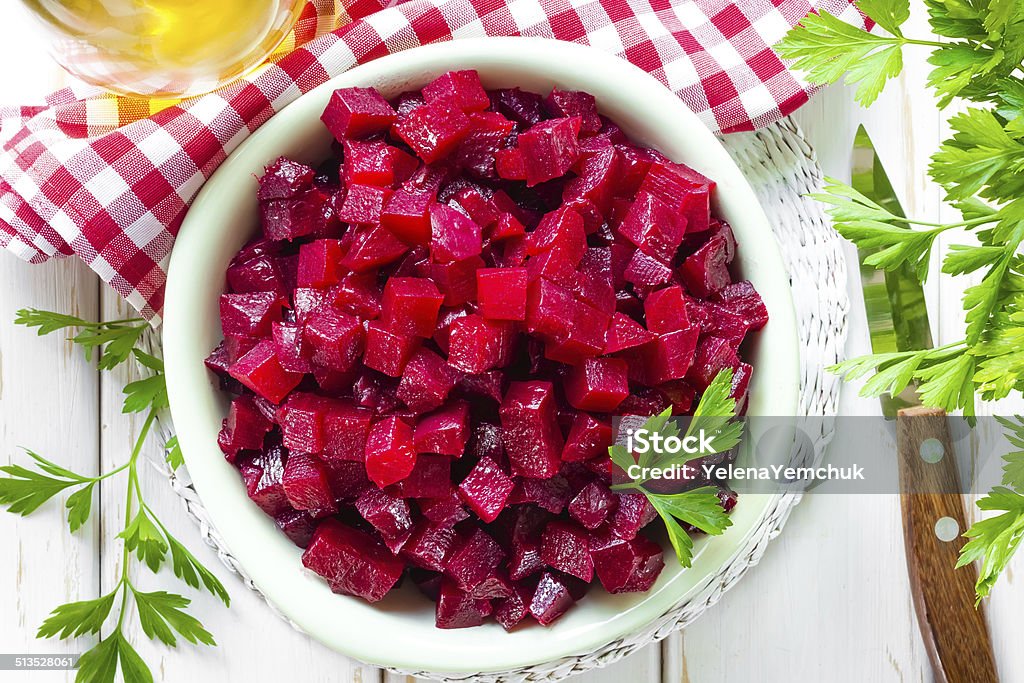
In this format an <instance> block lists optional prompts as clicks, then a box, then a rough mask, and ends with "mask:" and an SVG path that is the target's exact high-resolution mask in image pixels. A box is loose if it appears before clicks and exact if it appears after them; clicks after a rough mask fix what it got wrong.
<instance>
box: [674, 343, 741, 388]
mask: <svg viewBox="0 0 1024 683" xmlns="http://www.w3.org/2000/svg"><path fill="white" fill-rule="evenodd" d="M739 364H740V359H739V357H738V356H737V355H736V350H735V349H734V348H733V347H732V345H731V344H729V342H728V341H727V340H725V339H720V338H718V337H705V338H704V339H702V340H701V341H700V343H699V344H698V345H697V353H696V355H695V356H694V359H693V365H691V366H690V369H689V371H688V372H687V373H686V379H687V380H689V381H690V382H692V383H693V384H695V385H696V387H697V388H698V389H699V390H701V391H703V390H704V389H705V388H707V386H708V385H709V384H711V382H712V380H714V379H715V377H716V376H717V375H718V373H719V372H721V371H722V370H724V369H726V368H731V369H733V370H735V369H736V368H737V367H739Z"/></svg>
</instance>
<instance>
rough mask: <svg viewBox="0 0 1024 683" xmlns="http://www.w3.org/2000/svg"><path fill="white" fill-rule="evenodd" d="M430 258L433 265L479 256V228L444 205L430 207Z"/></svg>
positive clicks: (463, 215)
mask: <svg viewBox="0 0 1024 683" xmlns="http://www.w3.org/2000/svg"><path fill="white" fill-rule="evenodd" d="M430 229H431V242H430V258H431V260H432V261H434V262H435V263H453V262H455V261H464V260H466V259H468V258H471V257H473V256H477V255H479V254H480V249H481V245H482V243H483V242H482V237H481V235H480V226H479V225H477V224H476V223H474V222H473V221H472V220H471V219H470V218H468V217H467V216H466V215H465V214H463V213H461V212H459V211H457V210H455V209H453V208H452V207H450V206H447V205H446V204H434V205H433V206H431V207H430Z"/></svg>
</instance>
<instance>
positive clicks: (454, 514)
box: [419, 489, 469, 528]
mask: <svg viewBox="0 0 1024 683" xmlns="http://www.w3.org/2000/svg"><path fill="white" fill-rule="evenodd" d="M419 505H420V512H422V513H423V516H424V517H426V518H427V519H429V520H430V521H431V522H432V523H433V524H435V525H437V526H441V527H445V528H451V527H453V526H455V525H456V524H458V523H459V522H461V521H462V520H464V519H467V518H468V517H469V513H468V512H466V508H465V507H463V505H462V501H461V500H460V499H459V496H458V495H457V494H456V493H455V489H452V490H451V491H450V492H449V494H448V495H447V496H445V497H443V498H425V499H422V500H420V501H419Z"/></svg>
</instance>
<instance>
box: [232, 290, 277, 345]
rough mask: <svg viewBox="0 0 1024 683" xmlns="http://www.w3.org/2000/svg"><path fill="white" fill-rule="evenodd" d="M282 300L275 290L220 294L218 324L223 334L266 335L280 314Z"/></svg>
mask: <svg viewBox="0 0 1024 683" xmlns="http://www.w3.org/2000/svg"><path fill="white" fill-rule="evenodd" d="M283 305H284V301H283V300H282V299H281V297H280V295H278V294H277V293H275V292H253V293H250V294H221V295H220V325H221V328H222V329H223V330H224V334H225V335H242V336H249V337H266V336H269V335H270V323H271V322H272V321H274V320H277V319H279V318H280V316H281V308H282V307H283Z"/></svg>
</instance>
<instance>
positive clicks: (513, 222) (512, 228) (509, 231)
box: [489, 213, 526, 242]
mask: <svg viewBox="0 0 1024 683" xmlns="http://www.w3.org/2000/svg"><path fill="white" fill-rule="evenodd" d="M525 234H526V227H525V226H523V224H522V223H521V222H520V221H519V219H517V218H516V217H515V216H513V215H512V214H510V213H503V214H501V216H499V217H498V221H497V223H495V224H494V225H493V226H492V227H491V232H490V234H489V237H490V239H491V241H492V242H497V241H498V240H507V239H511V238H513V237H522V236H524V235H525Z"/></svg>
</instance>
